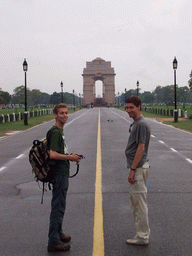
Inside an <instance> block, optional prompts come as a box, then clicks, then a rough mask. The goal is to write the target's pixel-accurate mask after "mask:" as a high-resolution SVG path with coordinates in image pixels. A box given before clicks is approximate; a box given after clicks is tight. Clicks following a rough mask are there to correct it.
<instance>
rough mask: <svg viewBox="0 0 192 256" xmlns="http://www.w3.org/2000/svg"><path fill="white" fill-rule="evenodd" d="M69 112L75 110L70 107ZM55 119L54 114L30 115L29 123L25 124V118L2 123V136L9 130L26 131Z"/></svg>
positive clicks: (0, 127) (0, 125)
mask: <svg viewBox="0 0 192 256" xmlns="http://www.w3.org/2000/svg"><path fill="white" fill-rule="evenodd" d="M78 110H79V108H76V111H78ZM68 111H69V113H74V110H72V109H69V110H68ZM53 119H54V115H53V114H52V115H42V116H36V117H30V118H28V125H24V120H21V121H18V122H10V123H8V122H6V123H1V124H0V137H1V136H4V135H5V134H6V133H7V132H9V131H24V130H27V129H29V128H31V127H33V126H36V125H38V124H42V123H44V122H48V121H50V120H53Z"/></svg>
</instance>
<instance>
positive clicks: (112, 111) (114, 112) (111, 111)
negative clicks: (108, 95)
mask: <svg viewBox="0 0 192 256" xmlns="http://www.w3.org/2000/svg"><path fill="white" fill-rule="evenodd" d="M109 110H110V111H111V112H112V113H113V114H115V115H117V116H119V117H121V118H122V119H124V120H125V121H127V122H129V123H131V121H129V120H127V119H126V118H124V117H123V116H121V115H119V114H117V113H116V112H114V111H112V110H111V109H109Z"/></svg>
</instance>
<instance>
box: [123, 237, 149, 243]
mask: <svg viewBox="0 0 192 256" xmlns="http://www.w3.org/2000/svg"><path fill="white" fill-rule="evenodd" d="M126 242H127V244H133V245H148V244H149V239H143V238H139V237H138V236H135V237H133V238H132V239H127V241H126Z"/></svg>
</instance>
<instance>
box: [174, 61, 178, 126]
mask: <svg viewBox="0 0 192 256" xmlns="http://www.w3.org/2000/svg"><path fill="white" fill-rule="evenodd" d="M176 69H177V59H176V57H175V58H174V60H173V70H174V91H175V109H174V122H175V123H177V122H178V112H177V90H176V89H177V88H176Z"/></svg>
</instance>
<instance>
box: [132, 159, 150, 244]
mask: <svg viewBox="0 0 192 256" xmlns="http://www.w3.org/2000/svg"><path fill="white" fill-rule="evenodd" d="M148 172H149V163H148V162H146V163H145V164H144V165H143V166H142V167H140V168H137V169H136V170H135V176H134V180H135V183H134V184H130V190H129V194H130V201H131V208H132V211H133V217H134V221H135V227H136V234H137V236H138V237H139V238H143V239H149V234H150V229H149V221H148V206H147V185H146V182H147V177H148Z"/></svg>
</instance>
